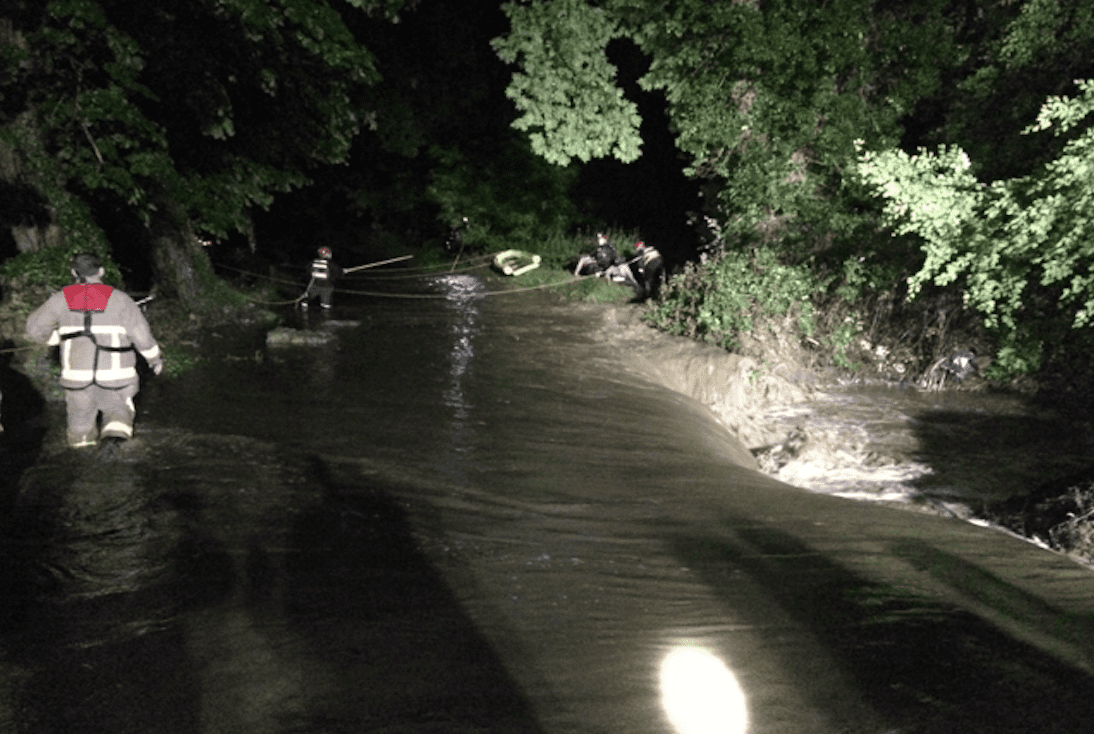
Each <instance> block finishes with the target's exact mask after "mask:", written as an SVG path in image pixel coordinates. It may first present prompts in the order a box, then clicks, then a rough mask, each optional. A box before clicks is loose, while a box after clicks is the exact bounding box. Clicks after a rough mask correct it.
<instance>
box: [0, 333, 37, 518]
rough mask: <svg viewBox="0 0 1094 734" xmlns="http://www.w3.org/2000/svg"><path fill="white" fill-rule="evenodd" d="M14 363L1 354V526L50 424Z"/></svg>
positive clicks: (34, 394) (29, 384) (31, 387)
mask: <svg viewBox="0 0 1094 734" xmlns="http://www.w3.org/2000/svg"><path fill="white" fill-rule="evenodd" d="M10 361H11V360H10V355H6V354H2V355H0V393H2V396H0V425H2V426H3V429H2V431H0V523H3V520H4V518H5V517H7V516H8V515H9V514H10V512H11V507H12V504H13V503H14V501H15V493H16V490H17V487H18V483H19V477H20V476H21V475H22V474H23V472H24V471H26V469H27V468H28V467H30V466H32V465H33V464H34V462H35V461H37V460H38V455H39V454H40V453H41V450H42V443H43V441H44V440H45V436H46V428H45V426H46V423H47V421H46V419H45V413H46V401H45V399H44V398H43V397H42V395H41V394H40V393H39V392H38V390H37V389H35V387H34V385H33V384H32V383H31V381H30V380H29V379H27V377H26V376H25V375H23V374H22V373H20V372H17V371H16V370H13V369H11V367H10ZM0 527H2V525H0Z"/></svg>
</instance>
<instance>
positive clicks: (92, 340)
mask: <svg viewBox="0 0 1094 734" xmlns="http://www.w3.org/2000/svg"><path fill="white" fill-rule="evenodd" d="M71 271H72V276H73V277H74V278H75V279H76V281H77V282H76V284H75V285H70V286H66V287H65V288H64V289H63V290H62V291H60V292H59V293H54V294H53V295H52V296H50V298H49V300H47V301H46V302H45V303H44V304H43V305H42V306H41V307H40V308H39V309H38V310H36V311H35V312H34V313H32V314H31V315H30V317H29V318H28V319H27V338H29V339H30V340H32V341H35V342H39V343H46V344H49V345H50V346H60V352H61V387H63V388H64V389H65V404H66V406H67V408H68V444H69V446H72V447H74V448H78V447H82V446H93V445H95V444H96V443H97V442H98V440H100V439H101V440H103V441H114V442H116V441H124V440H126V439H129V438H131V437H132V436H133V418H134V416H135V415H136V408H135V407H134V405H133V398H134V397H136V395H137V391H138V390H139V388H140V378H139V377H138V376H137V354H138V353H139V354H140V355H141V356H142V357H144V359H145V361H147V362H148V365H149V367H151V368H152V371H153V372H154V373H155V374H157V375H158V374H160V373H161V372H162V371H163V355H162V354H161V353H160V348H159V345H158V344H157V343H156V340H155V339H154V338H153V337H152V330H151V329H150V328H149V326H148V322H147V321H146V320H145V318H144V314H143V313H141V309H140V307H139V306H137V304H136V303H135V302H134V301H133V299H132V298H130V297H129V296H128V295H126V294H125V293H123V292H121V291H120V290H117V289H115V288H113V287H111V286H109V285H106V284H104V283H103V282H102V278H103V275H104V271H103V267H102V265H101V263H100V262H99V260H98V259H97V258H96V257H95V256H94V255H91V254H87V253H81V254H79V255H76V256H75V257H73V258H72V267H71ZM100 412H101V413H102V428H101V430H100V429H97V426H96V420H97V418H98V416H99V413H100Z"/></svg>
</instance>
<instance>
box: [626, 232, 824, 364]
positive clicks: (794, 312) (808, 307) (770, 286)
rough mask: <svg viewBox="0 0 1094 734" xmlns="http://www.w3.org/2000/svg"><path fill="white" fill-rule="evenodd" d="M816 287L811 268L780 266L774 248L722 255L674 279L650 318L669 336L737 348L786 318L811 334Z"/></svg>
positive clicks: (649, 314)
mask: <svg viewBox="0 0 1094 734" xmlns="http://www.w3.org/2000/svg"><path fill="white" fill-rule="evenodd" d="M817 287H818V283H817V281H816V278H815V276H814V275H813V273H812V272H811V271H810V270H809V268H807V267H805V266H801V265H797V266H789V265H784V264H782V263H781V262H779V258H778V254H777V253H776V252H775V251H774V250H772V249H770V248H766V247H758V248H755V249H753V250H751V251H749V252H732V251H723V252H720V253H717V254H716V255H714V257H712V258H711V259H710V260H708V261H707V262H705V263H703V264H702V265H695V264H689V265H688V266H687V267H686V268H685V269H684V272H683V273H682V274H681V275H680V276H678V277H676V278H673V279H672V280H671V281H670V282H669V283H668V285H667V286H666V289H665V292H664V293H663V295H662V297H661V298H660V300H659V301H658V302H657V303H655V304H654V305H653V307H652V308H651V310H650V311H649V313H648V314H647V319H648V320H649V321H650V322H651V323H653V324H654V325H655V326H658V327H659V328H661V329H664V330H665V331H668V332H669V333H671V334H679V335H681V336H688V337H692V338H694V339H700V340H702V341H705V342H707V343H709V344H714V345H716V346H720V347H724V348H726V349H734V348H737V347H739V346H740V339H741V336H742V335H743V334H747V333H748V332H750V331H752V330H753V329H754V328H755V327H756V326H758V325H761V324H764V323H767V322H769V321H771V320H773V319H777V318H779V317H784V316H787V315H791V316H793V317H795V318H796V319H797V322H798V328H799V329H801V331H802V332H804V333H805V334H809V333H811V332H812V331H813V326H814V322H813V305H812V302H811V301H810V297H811V296H812V294H813V293H814V292H815V291H816V289H817Z"/></svg>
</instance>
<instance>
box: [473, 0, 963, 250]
mask: <svg viewBox="0 0 1094 734" xmlns="http://www.w3.org/2000/svg"><path fill="white" fill-rule="evenodd" d="M505 7H506V12H507V13H508V15H509V17H510V20H511V23H512V29H511V31H510V33H509V34H508V35H507V36H505V37H503V38H501V39H498V40H497V41H496V42H495V46H496V48H497V49H498V51H499V55H501V57H502V58H503V59H504V60H506V61H509V62H512V63H515V64H517V69H518V70H517V72H516V73H515V74H514V76H513V81H512V84H511V85H510V88H509V95H510V96H511V97H512V98H513V99H514V100H515V101H516V103H517V107H518V109H519V110H520V111H521V112H522V113H523V115H522V116H521V117H520V118H518V120H517V122H516V123H515V126H516V127H517V128H518V129H530V130H533V131H534V134H535V135H536V137H534V138H533V140H534V145H535V149H536V151H537V152H539V153H541V154H542V155H544V156H545V157H546V158H547V159H548V160H552V161H554V162H558V163H566V162H568V161H569V160H570V158H571V157H574V156H577V157H580V158H582V159H585V157H587V156H589V155H608V154H611V155H615V156H616V157H618V158H620V159H621V160H624V161H628V160H631V159H632V157H633V153H634V151H635V150H636V146H631V145H629V144H628V143H627V141H633V140H636V136H637V133H636V130H637V121H636V120H635V119H634V117H633V116H632V115H631V114H630V113H629V112H627V113H626V114H625V113H624V111H625V110H630V109H631V108H630V107H627V106H626V105H625V101H624V100H622V98H621V97H620V96H619V94H620V93H619V90H618V89H617V88H616V87H615V85H614V68H612V67H611V65H610V64H608V62H607V60H606V57H605V48H606V45H607V44H608V42H609V41H611V40H612V39H614V38H617V37H625V38H628V39H630V40H631V41H632V42H634V43H636V44H637V45H638V47H639V48H640V49H641V50H642V51H643V52H644V53H645V54H647V55H648V57H649V58H650V68H649V72H648V73H647V74H646V75H645V76H644V77H643V78H642V79H641V80H640V84H641V86H642V87H643V88H645V89H647V90H657V91H661V92H663V93H664V95H665V99H666V103H667V109H668V113H669V118H670V121H671V126H672V128H673V130H674V131H675V133H676V136H677V145H678V147H679V148H680V149H681V150H682V151H683V152H684V153H685V154H686V155H687V156H688V159H689V160H690V165H689V166H688V169H687V170H688V173H689V174H691V175H693V176H696V177H700V178H704V179H709V180H711V181H712V183H713V184H714V186H713V190H714V192H715V194H716V196H715V197H714V198H715V199H716V205H715V206H714V207H713V208H714V211H712V212H709V214H711V215H712V216H713V217H714V218H715V219H716V220H717V222H718V224H719V226H720V227H721V229H722V231H723V232H724V234H725V235H726V236H727V237H729V236H738V237H739V236H741V235H747V234H752V233H755V232H756V231H757V229H758V228H762V227H764V226H769V225H770V224H771V222H772V221H773V220H777V221H779V222H782V223H789V222H793V223H794V225H795V228H794V231H796V232H799V233H803V232H808V233H809V234H808V235H806V236H807V237H808V238H810V239H812V240H813V241H814V243H816V242H817V241H825V240H826V238H827V237H828V233H830V232H832V231H833V230H836V231H840V232H843V233H844V234H845V233H846V232H848V231H850V230H852V229H854V228H855V227H856V226H857V225H858V220H857V219H856V217H855V216H853V214H854V211H853V207H854V206H855V205H857V203H858V202H857V201H855V200H854V197H855V194H856V192H855V191H854V190H852V189H853V187H849V185H848V184H847V183H846V181H845V179H846V177H847V174H848V173H853V169H852V167H851V166H850V163H851V162H852V161H853V155H854V149H853V143H852V141H853V140H854V139H856V138H867V139H868V140H870V141H871V143H872V144H876V145H886V144H894V143H895V142H896V141H897V140H898V139H899V135H900V125H899V120H900V118H901V116H902V115H905V114H907V113H908V112H909V111H910V110H911V108H912V107H913V105H914V104H915V102H916V101H917V100H918V99H919V98H920V97H922V96H923V95H925V94H927V93H929V92H931V91H932V90H933V89H935V88H936V86H937V83H938V75H939V69H940V67H944V66H945V65H946V64H947V63H948V59H949V58H950V57H951V56H952V55H953V53H954V52H953V47H952V43H951V39H950V34H949V33H948V32H947V25H946V23H945V19H944V13H943V10H944V4H943V3H942V2H940V1H939V0H929V1H928V2H922V1H920V0H917V1H915V2H911V0H909V1H908V2H892V1H891V0H886V1H885V2H880V1H875V0H833V1H832V2H827V3H817V2H815V0H766V1H764V2H719V3H711V2H705V1H704V0H675V1H673V2H668V3H665V2H660V1H658V2H654V1H653V0H609V1H607V2H602V3H598V4H597V5H596V7H592V6H590V5H589V4H588V3H585V2H580V0H551V1H550V2H535V3H531V4H516V3H509V4H508V5H506V6H505ZM556 130H560V131H564V132H563V133H562V134H558V135H553V134H552V132H553V131H556ZM581 136H584V137H585V138H587V139H588V140H590V141H591V142H590V143H589V145H588V147H585V148H582V147H581V143H580V142H578V138H580V137H581ZM603 140H611V141H615V142H617V143H618V145H617V147H616V148H610V147H609V146H608V145H604V144H600V143H599V142H598V141H603ZM783 236H784V238H785V237H786V233H785V232H784V233H783Z"/></svg>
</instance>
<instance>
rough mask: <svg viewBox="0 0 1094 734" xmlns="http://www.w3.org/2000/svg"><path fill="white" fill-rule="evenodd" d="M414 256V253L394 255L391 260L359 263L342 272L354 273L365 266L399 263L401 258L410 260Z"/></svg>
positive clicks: (373, 266)
mask: <svg viewBox="0 0 1094 734" xmlns="http://www.w3.org/2000/svg"><path fill="white" fill-rule="evenodd" d="M412 257H414V256H413V255H403V256H402V257H393V258H391V259H390V260H381V261H380V262H376V263H367V264H365V265H358V266H357V267H354V268H346V269H345V270H343V271H342V272H343V273H352V272H354V271H355V270H364V269H365V268H375V267H377V266H379V265H387V264H388V263H397V262H399V261H400V260H409V259H410V258H412Z"/></svg>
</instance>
